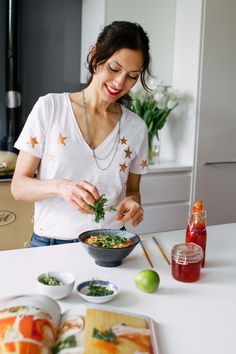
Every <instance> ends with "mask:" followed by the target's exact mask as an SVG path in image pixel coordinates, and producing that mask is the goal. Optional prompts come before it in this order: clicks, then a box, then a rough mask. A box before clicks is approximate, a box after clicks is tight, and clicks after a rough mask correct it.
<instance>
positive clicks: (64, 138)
mask: <svg viewBox="0 0 236 354" xmlns="http://www.w3.org/2000/svg"><path fill="white" fill-rule="evenodd" d="M66 139H67V137H66V136H63V135H62V134H61V133H60V134H59V136H58V138H57V142H58V144H62V145H66V143H65V140H66Z"/></svg>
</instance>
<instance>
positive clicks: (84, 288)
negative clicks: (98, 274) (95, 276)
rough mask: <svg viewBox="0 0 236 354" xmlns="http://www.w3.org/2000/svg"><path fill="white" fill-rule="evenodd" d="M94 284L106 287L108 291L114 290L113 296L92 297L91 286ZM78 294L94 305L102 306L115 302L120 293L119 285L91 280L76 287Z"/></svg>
mask: <svg viewBox="0 0 236 354" xmlns="http://www.w3.org/2000/svg"><path fill="white" fill-rule="evenodd" d="M90 282H92V283H93V284H94V285H101V286H105V287H106V288H107V289H109V290H112V291H113V294H111V295H101V296H91V295H88V293H89V284H90ZM76 291H77V294H79V295H80V296H81V297H82V298H83V299H84V300H86V301H88V302H92V303H93V304H102V303H105V302H108V301H111V300H113V299H114V298H115V297H116V296H117V295H118V293H119V291H120V287H119V285H117V284H115V283H113V282H111V281H106V280H90V281H84V282H83V283H80V284H79V285H77V287H76Z"/></svg>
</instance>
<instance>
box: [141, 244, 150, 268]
mask: <svg viewBox="0 0 236 354" xmlns="http://www.w3.org/2000/svg"><path fill="white" fill-rule="evenodd" d="M139 242H140V245H141V247H142V250H143V253H144V255H145V257H146V259H147V261H148V263H149V265H150V267H152V268H153V264H152V261H151V259H150V257H149V255H148V253H147V251H146V248H145V247H144V245H143V242H142V241H141V240H140V241H139Z"/></svg>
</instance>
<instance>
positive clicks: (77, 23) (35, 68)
mask: <svg viewBox="0 0 236 354" xmlns="http://www.w3.org/2000/svg"><path fill="white" fill-rule="evenodd" d="M0 1H1V5H4V6H5V2H6V1H4V0H0ZM4 6H1V11H0V16H1V17H0V24H1V30H0V78H1V79H0V124H1V129H0V137H1V136H3V135H4V134H5V128H4V126H5V79H4V73H5V57H4V55H5V25H4V22H5V21H4V20H5V16H6V14H5V11H2V9H3V8H4ZM19 25H20V26H19V29H20V30H19V74H20V81H21V84H20V85H21V95H22V118H21V119H22V123H23V122H24V121H25V119H26V117H27V115H28V114H29V112H30V110H31V109H32V106H33V104H34V103H35V101H36V100H37V98H38V97H39V96H41V95H45V94H46V93H48V92H64V91H75V90H78V89H79V88H80V50H81V48H80V42H81V0H60V1H58V0H42V1H38V0H21V1H19Z"/></svg>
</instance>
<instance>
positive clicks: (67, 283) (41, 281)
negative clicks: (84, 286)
mask: <svg viewBox="0 0 236 354" xmlns="http://www.w3.org/2000/svg"><path fill="white" fill-rule="evenodd" d="M74 285H75V277H74V275H73V274H71V273H64V272H56V271H55V272H46V273H42V274H40V275H39V276H38V277H37V288H38V290H39V291H40V293H42V294H44V295H47V296H50V297H52V298H53V299H55V300H59V299H63V298H64V297H67V296H68V295H70V294H71V293H72V290H73V288H74Z"/></svg>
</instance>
